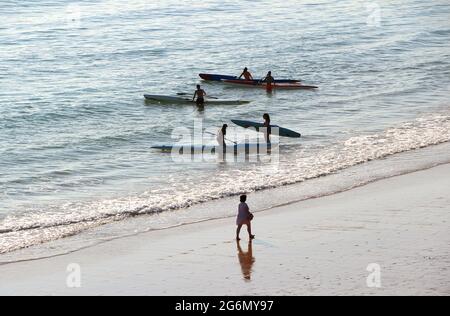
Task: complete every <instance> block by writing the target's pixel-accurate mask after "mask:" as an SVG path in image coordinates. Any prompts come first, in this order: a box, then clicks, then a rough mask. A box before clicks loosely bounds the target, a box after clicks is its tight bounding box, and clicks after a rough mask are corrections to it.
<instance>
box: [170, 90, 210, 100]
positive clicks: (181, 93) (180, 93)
mask: <svg viewBox="0 0 450 316" xmlns="http://www.w3.org/2000/svg"><path fill="white" fill-rule="evenodd" d="M177 95H191V94H189V93H184V92H178V93H177ZM206 97H207V98H210V99H214V100H219V98H216V97H210V96H206Z"/></svg>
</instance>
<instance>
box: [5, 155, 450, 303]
mask: <svg viewBox="0 0 450 316" xmlns="http://www.w3.org/2000/svg"><path fill="white" fill-rule="evenodd" d="M449 188H450V165H448V164H447V165H442V166H438V167H435V168H432V169H429V170H425V171H420V172H415V173H411V174H407V175H403V176H398V177H394V178H390V179H385V180H381V181H378V182H374V183H371V184H369V185H366V186H363V187H360V188H356V189H353V190H350V191H347V192H343V193H339V194H335V195H332V196H328V197H322V198H318V199H313V200H309V201H303V202H299V203H295V204H290V205H287V206H282V207H277V208H274V209H271V210H269V211H265V212H261V213H257V214H255V220H254V233H256V237H257V239H256V240H255V241H254V242H253V244H252V253H249V252H248V251H247V249H248V241H247V236H245V234H244V231H243V234H242V237H243V240H242V241H241V243H240V245H241V248H242V249H241V250H242V251H241V252H240V251H239V250H238V247H237V244H236V242H235V241H234V240H233V237H234V235H233V234H234V230H235V226H234V221H235V219H234V218H229V219H223V220H214V221H208V222H203V223H199V224H192V225H186V226H183V227H178V228H172V229H167V230H163V231H154V232H149V233H145V234H140V235H136V236H133V237H127V238H122V239H118V240H113V241H109V242H106V243H103V244H100V245H97V246H94V247H91V248H87V249H84V250H79V251H76V252H74V253H71V254H67V255H63V256H58V257H53V258H49V259H41V260H36V261H29V262H21V263H12V264H7V265H3V266H0V294H3V295H22V294H27V295H28V294H31V295H53V294H61V295H108V294H112V295H329V294H331V295H360V294H361V295H450V194H449V193H450V189H449ZM250 205H251V196H250ZM236 206H237V204H236ZM72 263H75V264H77V265H79V267H80V268H81V287H79V288H70V287H67V282H66V281H67V278H68V276H69V275H70V274H69V273H68V272H67V267H68V265H69V264H72ZM372 263H375V264H377V265H379V267H380V269H381V270H380V275H379V276H380V280H381V287H379V288H378V287H375V288H370V287H368V286H367V277H368V276H369V274H370V272H368V271H367V270H366V269H367V267H368V265H369V264H372ZM71 280H72V279H71ZM75 284H76V283H75ZM373 285H376V284H373Z"/></svg>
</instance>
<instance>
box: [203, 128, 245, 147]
mask: <svg viewBox="0 0 450 316" xmlns="http://www.w3.org/2000/svg"><path fill="white" fill-rule="evenodd" d="M204 132H205V133H206V134H209V135H213V136H217V135H216V134H214V133H211V132H207V131H204ZM225 140H226V141H229V142H232V143H234V144H235V145H237V144H238V143H237V142H234V141H232V140H230V139H228V138H225Z"/></svg>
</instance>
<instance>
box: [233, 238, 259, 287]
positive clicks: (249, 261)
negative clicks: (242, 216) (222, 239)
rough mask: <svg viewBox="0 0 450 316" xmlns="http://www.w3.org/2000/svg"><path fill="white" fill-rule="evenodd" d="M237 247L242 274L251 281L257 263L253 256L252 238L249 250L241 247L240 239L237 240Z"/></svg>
mask: <svg viewBox="0 0 450 316" xmlns="http://www.w3.org/2000/svg"><path fill="white" fill-rule="evenodd" d="M236 244H237V249H238V258H239V263H240V264H241V270H242V275H243V276H244V279H245V280H246V281H250V279H251V276H252V268H253V264H254V263H255V258H253V247H252V240H251V239H250V240H249V242H248V249H247V252H244V251H243V250H242V248H241V244H240V242H239V240H237V241H236Z"/></svg>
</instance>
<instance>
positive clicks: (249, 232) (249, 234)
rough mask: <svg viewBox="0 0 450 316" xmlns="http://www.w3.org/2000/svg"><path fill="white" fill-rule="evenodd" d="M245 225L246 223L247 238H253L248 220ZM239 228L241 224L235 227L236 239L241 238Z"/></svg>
mask: <svg viewBox="0 0 450 316" xmlns="http://www.w3.org/2000/svg"><path fill="white" fill-rule="evenodd" d="M245 225H247V232H248V238H250V239H254V238H255V235H252V224H251V223H250V222H248V223H247V224H245ZM241 228H242V225H238V227H237V229H236V240H241V238H239V234H240V233H241Z"/></svg>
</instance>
